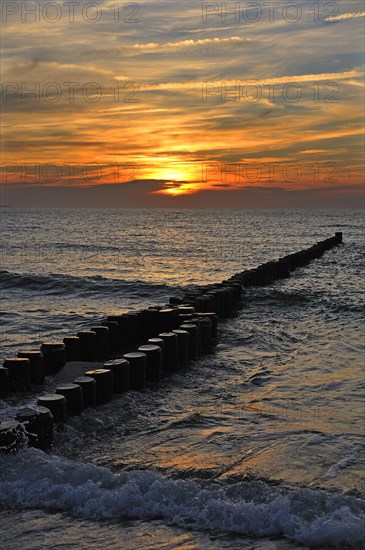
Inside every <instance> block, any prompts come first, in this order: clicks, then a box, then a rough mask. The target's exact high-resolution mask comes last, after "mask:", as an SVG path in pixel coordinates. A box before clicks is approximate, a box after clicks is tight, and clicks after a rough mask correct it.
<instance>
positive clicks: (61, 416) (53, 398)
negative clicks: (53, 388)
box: [37, 393, 67, 423]
mask: <svg viewBox="0 0 365 550" xmlns="http://www.w3.org/2000/svg"><path fill="white" fill-rule="evenodd" d="M37 405H39V406H40V407H46V408H47V409H49V410H50V411H51V413H52V416H53V421H54V422H56V423H59V422H64V421H65V420H66V416H67V401H66V397H64V396H63V395H60V394H56V393H49V394H47V395H41V396H40V397H39V398H38V401H37Z"/></svg>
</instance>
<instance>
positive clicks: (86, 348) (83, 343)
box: [77, 330, 96, 361]
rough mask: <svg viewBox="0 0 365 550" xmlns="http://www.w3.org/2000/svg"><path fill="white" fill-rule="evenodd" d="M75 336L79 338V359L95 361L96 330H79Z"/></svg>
mask: <svg viewBox="0 0 365 550" xmlns="http://www.w3.org/2000/svg"><path fill="white" fill-rule="evenodd" d="M77 336H78V338H80V361H95V359H96V332H94V331H93V330H80V332H78V333H77Z"/></svg>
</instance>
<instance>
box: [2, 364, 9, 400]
mask: <svg viewBox="0 0 365 550" xmlns="http://www.w3.org/2000/svg"><path fill="white" fill-rule="evenodd" d="M8 394H9V371H8V369H6V368H4V367H0V397H7V396H8Z"/></svg>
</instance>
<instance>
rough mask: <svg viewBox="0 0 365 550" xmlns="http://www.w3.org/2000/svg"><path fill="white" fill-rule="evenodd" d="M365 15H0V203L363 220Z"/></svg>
mask: <svg viewBox="0 0 365 550" xmlns="http://www.w3.org/2000/svg"><path fill="white" fill-rule="evenodd" d="M57 4H58V7H57ZM247 6H250V7H249V8H248V7H247ZM363 6H364V5H363V1H362V0H361V1H358V0H356V1H352V0H338V1H337V2H324V1H319V2H318V3H315V2H313V0H298V1H297V2H293V3H289V2H268V1H267V0H257V1H256V2H250V3H249V2H241V3H236V2H229V1H226V2H225V8H226V11H224V4H222V3H220V2H218V3H215V2H193V1H184V2H167V1H165V2H155V1H149V0H143V1H141V2H137V3H127V2H125V3H123V2H114V1H109V0H98V1H97V2H91V1H90V2H88V1H83V0H80V2H58V3H56V2H50V1H45V0H42V1H40V2H31V1H26V2H14V1H11V0H3V2H2V6H1V8H2V29H3V32H2V50H3V54H2V90H1V91H2V96H1V103H2V105H1V106H2V111H3V117H2V118H3V129H2V160H1V164H2V192H1V203H2V204H6V205H15V206H35V207H37V206H52V207H58V206H61V207H62V206H65V207H66V206H67V207H68V206H85V207H149V206H151V207H158V206H162V207H242V208H244V207H255V208H260V207H265V208H266V207H273V208H281V207H283V208H284V207H295V208H296V207H341V206H345V207H351V206H354V207H356V206H361V201H362V193H363V179H364V158H363V146H364V143H363V93H364V67H363V60H364V56H363V38H362V32H363V25H364V13H365V12H364V10H363ZM118 19H119V20H118ZM32 92H33V93H32Z"/></svg>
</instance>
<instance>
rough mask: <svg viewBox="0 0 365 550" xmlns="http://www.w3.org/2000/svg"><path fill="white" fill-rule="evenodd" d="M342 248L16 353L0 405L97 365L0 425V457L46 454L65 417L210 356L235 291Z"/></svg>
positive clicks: (1, 374) (305, 254)
mask: <svg viewBox="0 0 365 550" xmlns="http://www.w3.org/2000/svg"><path fill="white" fill-rule="evenodd" d="M341 242H342V233H336V234H335V236H334V237H330V238H328V239H325V240H323V241H321V242H318V243H316V244H315V245H313V246H311V247H310V248H307V249H305V250H302V251H300V252H297V253H295V254H289V255H287V256H285V257H283V258H280V259H279V260H277V261H271V262H267V263H265V264H262V265H260V266H259V267H257V268H256V269H250V270H245V271H242V272H240V273H237V274H235V275H233V276H232V277H231V278H229V279H227V280H225V281H223V282H222V283H218V284H210V285H206V286H203V287H199V288H197V289H196V290H195V291H192V292H190V293H189V294H186V295H185V296H182V297H173V298H170V302H169V304H167V305H164V306H152V307H149V308H147V309H144V310H142V311H138V312H130V313H124V314H121V315H111V316H108V317H107V318H106V319H105V320H104V321H102V322H101V324H99V325H95V326H92V327H90V329H89V330H82V331H80V332H78V333H77V336H69V337H66V338H64V340H63V342H45V343H43V344H42V345H41V347H40V349H39V350H26V351H20V352H19V353H18V356H17V357H11V358H8V359H5V361H4V363H3V367H0V398H2V399H4V398H5V399H6V398H7V397H8V395H9V393H10V394H12V393H20V392H24V391H29V390H31V389H32V386H34V385H35V386H36V389H38V387H39V385H41V384H43V383H44V381H45V379H46V377H47V376H53V375H55V374H56V373H58V372H59V371H60V370H61V369H62V368H63V367H64V366H65V364H66V363H67V362H70V361H84V362H90V363H92V362H94V361H98V362H103V368H102V369H94V370H93V369H90V370H89V371H86V372H85V373H84V376H81V377H78V378H76V379H75V380H74V383H72V384H60V385H58V387H57V388H56V390H55V393H51V394H45V395H41V396H40V397H39V398H38V401H37V405H35V406H33V407H26V408H23V409H20V410H19V411H18V413H17V415H16V418H15V419H11V420H5V421H3V422H1V423H0V451H3V452H11V451H15V450H17V449H18V448H20V447H21V446H22V445H23V444H24V440H25V441H26V442H27V443H28V445H30V446H35V447H39V448H42V449H45V448H48V447H49V446H50V445H51V444H52V442H53V430H54V426H60V425H62V424H63V423H64V422H65V420H66V418H67V416H74V415H80V414H81V412H82V411H83V410H84V409H85V408H87V407H90V406H92V407H93V406H97V405H102V404H104V403H107V402H108V401H111V400H112V398H113V395H120V394H123V393H125V392H128V391H130V390H135V391H141V390H143V388H144V387H145V384H146V381H147V383H151V384H158V382H159V381H160V379H161V376H162V374H163V373H164V372H174V371H177V370H179V369H181V368H184V367H186V366H187V365H188V364H189V362H190V361H194V360H195V359H196V358H198V357H199V355H201V354H204V353H208V352H210V351H211V350H212V348H213V346H214V345H215V343H216V340H217V325H218V321H219V320H220V319H225V318H228V317H230V316H231V315H232V313H233V312H234V310H235V309H236V307H237V304H238V302H239V301H240V299H241V294H242V290H243V288H246V287H250V286H261V285H266V284H270V283H272V282H273V281H275V280H277V279H282V278H285V277H289V275H290V272H292V271H294V270H295V269H297V268H298V267H302V266H305V265H306V264H308V263H309V262H310V261H311V260H313V259H315V258H319V257H320V256H321V255H322V254H323V253H324V252H325V251H326V250H329V249H330V248H332V247H334V246H336V245H337V244H339V243H341Z"/></svg>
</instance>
